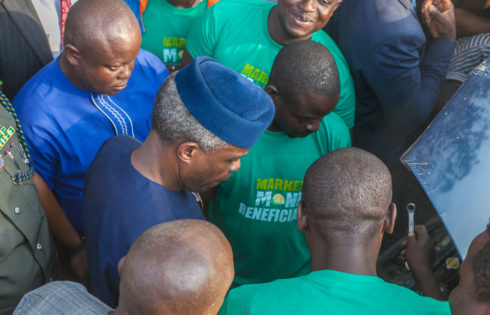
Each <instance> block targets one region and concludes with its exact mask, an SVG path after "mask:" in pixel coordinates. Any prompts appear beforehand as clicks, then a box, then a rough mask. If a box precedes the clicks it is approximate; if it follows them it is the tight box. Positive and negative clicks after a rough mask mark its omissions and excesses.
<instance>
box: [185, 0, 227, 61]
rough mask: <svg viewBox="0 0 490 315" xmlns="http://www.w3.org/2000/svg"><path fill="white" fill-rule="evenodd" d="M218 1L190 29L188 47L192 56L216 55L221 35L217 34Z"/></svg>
mask: <svg viewBox="0 0 490 315" xmlns="http://www.w3.org/2000/svg"><path fill="white" fill-rule="evenodd" d="M219 5H220V3H219V2H218V3H216V4H215V5H213V6H212V7H211V8H209V9H208V10H207V11H206V13H205V14H203V15H202V16H201V17H200V18H199V19H198V20H196V22H195V23H194V26H193V27H192V28H191V30H190V31H189V35H188V36H187V41H186V48H187V51H188V52H189V54H190V55H191V57H192V58H196V57H198V56H209V57H214V49H215V47H216V44H217V41H218V38H219V36H218V35H217V34H216V28H217V26H216V23H217V21H216V12H215V11H216V7H219Z"/></svg>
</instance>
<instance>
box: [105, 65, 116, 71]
mask: <svg viewBox="0 0 490 315" xmlns="http://www.w3.org/2000/svg"><path fill="white" fill-rule="evenodd" d="M106 68H107V69H109V70H111V71H116V70H117V69H119V66H106Z"/></svg>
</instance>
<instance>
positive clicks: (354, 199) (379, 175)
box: [303, 148, 392, 239]
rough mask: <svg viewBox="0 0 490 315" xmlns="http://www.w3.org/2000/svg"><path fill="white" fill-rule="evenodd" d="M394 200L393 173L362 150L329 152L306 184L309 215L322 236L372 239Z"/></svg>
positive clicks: (318, 162) (307, 211)
mask: <svg viewBox="0 0 490 315" xmlns="http://www.w3.org/2000/svg"><path fill="white" fill-rule="evenodd" d="M391 198H392V186H391V174H390V171H389V170H388V168H387V167H386V165H385V164H384V163H383V162H382V161H381V160H380V159H378V158H377V157H376V156H375V155H373V154H371V153H369V152H366V151H364V150H361V149H358V148H344V149H339V150H336V151H333V152H330V153H327V154H326V155H325V156H323V157H321V158H320V159H318V160H317V161H316V162H315V163H313V165H311V166H310V168H309V169H308V171H307V172H306V176H305V180H304V184H303V202H304V206H305V213H306V214H307V217H308V218H309V220H310V221H311V222H312V224H313V225H314V226H316V230H317V231H318V232H319V233H322V232H324V233H328V232H326V231H327V230H328V231H334V233H342V232H343V233H344V234H346V235H349V236H350V237H357V238H364V239H368V238H370V237H371V236H372V235H374V233H375V232H376V231H378V230H379V228H380V223H381V222H382V220H383V219H384V217H385V216H386V213H387V211H388V208H389V206H390V203H391ZM322 237H326V238H328V237H329V236H328V235H322Z"/></svg>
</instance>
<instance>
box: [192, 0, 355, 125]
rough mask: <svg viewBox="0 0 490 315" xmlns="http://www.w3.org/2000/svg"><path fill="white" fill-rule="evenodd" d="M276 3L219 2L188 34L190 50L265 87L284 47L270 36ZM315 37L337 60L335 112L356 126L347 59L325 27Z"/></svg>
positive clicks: (259, 1)
mask: <svg viewBox="0 0 490 315" xmlns="http://www.w3.org/2000/svg"><path fill="white" fill-rule="evenodd" d="M274 5H275V4H274V3H271V2H267V1H262V0H225V1H220V2H218V3H216V4H215V5H213V6H212V7H211V8H210V9H209V10H208V11H207V12H206V13H205V14H204V15H203V16H202V17H201V18H200V21H197V22H196V23H195V25H194V27H192V29H191V30H190V32H189V35H188V36H187V50H188V51H189V54H190V55H191V56H192V57H194V58H195V57H197V56H209V57H213V58H215V59H216V60H218V61H219V62H220V63H222V64H224V65H225V66H227V67H229V68H231V69H233V70H235V71H237V72H239V73H241V74H243V75H244V76H246V77H247V78H249V79H250V80H252V81H253V82H254V83H256V84H257V85H259V86H260V87H262V88H264V87H265V85H266V84H267V81H268V80H269V73H270V71H271V68H272V64H273V63H274V58H275V57H276V55H277V53H278V52H279V50H281V48H282V47H283V46H282V45H279V44H278V43H277V42H275V41H274V40H273V39H272V38H271V37H270V35H269V31H268V29H267V18H268V16H269V12H270V10H271V9H272V7H273V6H274ZM311 39H312V40H313V41H316V42H319V43H321V44H323V45H324V46H325V47H327V48H328V50H329V51H330V52H331V53H332V55H333V57H334V59H335V62H336V63H337V68H338V71H339V76H340V100H339V103H338V104H337V106H336V107H335V109H334V112H335V113H337V115H339V116H340V117H341V118H342V119H343V120H344V122H345V124H346V125H347V126H348V127H349V128H352V127H353V126H354V115H355V102H356V100H355V92H354V81H353V80H352V76H351V74H350V71H349V67H348V65H347V61H346V60H345V58H344V56H343V55H342V52H341V51H340V49H339V48H338V47H337V45H336V44H335V42H334V41H333V40H332V39H331V38H330V36H328V35H327V34H326V33H325V32H324V31H322V30H320V31H317V32H315V33H314V34H313V36H312V38H311Z"/></svg>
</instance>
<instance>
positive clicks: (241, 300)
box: [218, 286, 255, 315]
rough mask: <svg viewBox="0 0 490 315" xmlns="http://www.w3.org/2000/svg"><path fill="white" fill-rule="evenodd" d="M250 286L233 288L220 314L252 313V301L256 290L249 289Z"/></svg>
mask: <svg viewBox="0 0 490 315" xmlns="http://www.w3.org/2000/svg"><path fill="white" fill-rule="evenodd" d="M248 287H249V286H244V287H239V288H235V289H232V290H231V291H230V292H229V293H228V296H227V297H226V299H225V301H224V302H223V305H222V306H221V309H220V310H219V313H218V314H219V315H225V314H226V315H248V314H250V302H251V301H252V299H253V296H254V295H255V290H249V289H248Z"/></svg>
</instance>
